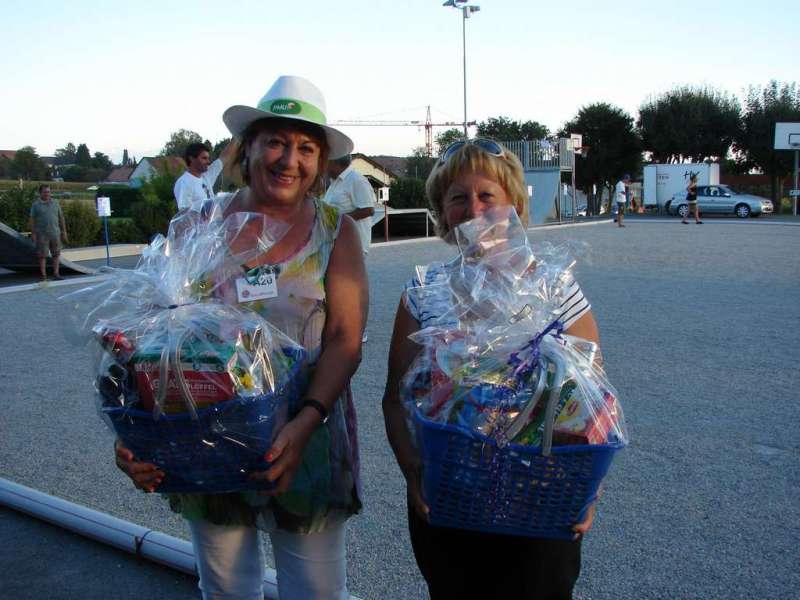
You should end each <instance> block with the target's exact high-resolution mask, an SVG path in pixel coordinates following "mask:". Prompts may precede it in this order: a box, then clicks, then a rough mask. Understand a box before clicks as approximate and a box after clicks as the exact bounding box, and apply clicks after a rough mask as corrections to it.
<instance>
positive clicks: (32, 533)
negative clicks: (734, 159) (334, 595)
mask: <svg viewBox="0 0 800 600" xmlns="http://www.w3.org/2000/svg"><path fill="white" fill-rule="evenodd" d="M625 224H626V227H625V228H624V229H620V228H617V227H616V226H614V225H612V224H610V223H598V224H593V225H590V226H585V227H568V228H547V229H537V230H534V231H532V232H531V235H530V237H531V239H532V240H534V241H535V240H536V239H542V240H548V241H561V240H567V239H573V240H579V241H584V242H586V243H587V245H588V248H589V252H588V254H587V256H585V257H583V258H581V259H580V263H579V267H578V278H579V281H580V283H581V285H582V287H583V288H584V291H585V293H586V295H587V297H588V298H589V299H590V301H591V302H592V304H593V310H594V312H595V315H596V318H597V321H598V323H599V326H600V332H601V338H602V346H603V351H604V355H605V358H606V365H607V371H608V374H609V378H610V380H611V381H612V383H614V384H615V386H616V387H617V389H618V391H619V393H620V397H621V399H622V402H623V406H624V408H625V413H626V417H627V422H628V428H629V431H630V435H631V445H630V447H629V448H627V449H626V450H625V451H623V452H621V453H620V454H619V456H618V458H617V459H616V461H615V463H614V465H613V466H612V470H611V474H610V476H609V478H608V481H607V485H606V492H605V495H604V497H603V499H602V504H601V507H600V509H599V514H598V519H597V521H596V525H595V529H594V530H593V531H592V532H591V533H590V534H589V535H588V536H587V538H586V540H585V542H584V552H583V571H582V575H581V579H580V581H579V584H578V587H577V589H576V594H575V596H576V598H577V599H578V600H620V599H637V600H638V599H665V598H679V599H684V598H698V599H700V598H702V599H718V600H730V599H750V598H790V597H794V596H795V595H796V594H797V590H798V589H800V572H799V571H798V569H797V565H798V564H800V551H799V550H798V544H797V540H798V539H799V538H800V525H798V524H799V523H800V503H798V501H797V498H798V497H800V442H798V436H797V431H798V430H800V410H798V400H797V389H798V384H800V376H798V366H797V365H798V356H800V304H799V303H798V298H800V263H798V257H799V256H800V221H797V220H792V219H784V220H777V219H772V220H771V219H768V218H762V219H758V220H746V221H738V220H734V219H706V220H705V224H704V225H701V226H698V225H691V226H686V225H681V224H680V222H679V221H677V220H659V219H647V220H643V219H636V218H635V217H631V218H628V219H626V221H625ZM451 253H452V249H451V248H448V247H447V246H446V245H444V244H443V243H441V242H438V241H434V240H429V241H422V242H414V243H406V244H397V245H392V246H383V247H380V246H379V247H373V250H372V251H371V253H370V255H369V258H368V268H369V274H370V289H371V311H370V320H369V329H368V331H369V342H368V343H367V344H366V346H365V349H364V361H363V363H362V365H361V368H360V370H359V372H358V373H357V375H356V377H355V379H354V382H353V384H354V393H355V397H356V403H357V410H358V414H359V421H360V423H359V432H360V443H361V454H362V469H363V479H364V482H365V508H364V511H363V513H362V514H361V515H359V516H357V517H355V518H353V519H352V520H351V525H350V527H349V532H348V560H349V565H348V575H349V579H350V589H351V593H353V594H354V595H356V596H359V597H360V598H363V599H365V600H366V599H370V600H371V599H386V598H390V599H394V598H408V599H416V598H426V597H427V595H426V592H425V586H424V582H423V581H422V579H421V577H420V575H419V574H418V572H417V569H416V565H415V563H414V558H413V555H412V554H411V549H410V544H409V541H408V535H407V531H406V527H405V492H404V489H403V484H402V477H401V475H400V472H399V470H398V468H397V467H396V466H395V464H394V461H393V458H392V455H391V451H390V450H389V447H388V444H387V442H386V439H385V433H384V430H383V421H382V417H381V411H380V399H381V395H382V390H383V384H384V379H385V373H386V368H385V362H386V353H387V349H388V345H389V338H390V335H391V323H392V319H393V315H394V311H395V309H396V306H397V301H398V298H399V293H400V290H401V288H402V285H403V282H404V281H405V280H406V279H408V277H410V275H411V274H412V271H413V267H414V265H416V264H424V263H428V262H430V261H432V260H437V259H444V258H447V257H449V256H450V255H451ZM74 283H77V280H76V281H75V282H73V281H69V282H64V283H60V284H59V285H58V286H50V287H47V288H38V287H34V289H29V290H26V291H20V292H16V293H3V294H0V331H1V332H2V334H1V335H2V337H0V342H2V348H3V351H2V355H1V356H2V358H0V397H2V398H3V400H2V402H0V477H4V478H6V479H10V480H13V481H16V482H19V483H22V484H24V485H27V486H30V487H33V488H36V489H38V490H41V491H43V492H46V493H49V494H53V495H56V496H59V497H62V498H65V499H68V500H70V501H73V502H77V503H80V504H83V505H86V506H89V507H91V508H94V509H96V510H101V511H104V512H108V513H111V514H113V515H115V516H118V517H120V518H124V519H127V520H130V521H133V522H136V523H140V524H143V525H146V526H147V527H151V528H153V529H158V530H160V531H163V532H165V533H169V534H171V535H176V536H181V537H186V536H187V530H186V528H185V526H184V525H183V523H182V522H181V520H180V519H178V518H176V517H175V516H174V515H172V514H171V513H170V512H169V510H168V509H167V507H166V506H165V504H164V502H163V501H161V500H160V498H158V497H157V496H153V495H144V494H141V493H138V492H137V491H136V490H134V489H133V488H132V486H131V485H130V482H129V481H127V480H126V479H125V478H124V476H122V475H121V474H120V473H118V472H117V471H116V469H115V467H114V465H113V462H112V459H111V444H112V435H111V433H110V432H109V431H108V430H107V429H106V428H105V425H103V424H102V422H101V421H100V419H99V417H98V416H97V414H96V412H95V408H94V401H93V398H92V392H91V369H90V363H89V353H88V351H86V350H82V349H80V348H75V347H73V346H72V345H70V343H68V342H67V341H66V339H65V338H64V336H63V335H62V333H61V331H60V323H63V322H64V321H65V311H66V307H65V306H64V305H62V304H60V303H59V302H58V300H57V296H58V295H60V294H61V293H62V292H65V291H68V290H71V289H74V287H73V284H74ZM25 519H27V517H25V518H21V517H19V516H17V515H15V514H10V513H8V512H7V511H3V510H0V532H2V537H3V538H4V539H6V540H8V539H14V540H18V542H17V543H19V544H20V550H19V551H10V550H9V549H8V547H7V548H5V549H4V551H3V553H2V554H0V560H2V562H3V564H4V569H3V574H2V575H0V597H3V598H6V597H8V598H20V599H28V598H40V597H43V596H42V593H41V590H42V589H43V588H42V587H41V586H39V587H37V585H38V583H41V581H42V580H43V578H45V577H49V576H50V575H52V576H53V579H52V581H53V582H54V583H53V585H52V587H49V588H48V589H49V593H48V595H47V597H49V598H77V597H97V598H100V597H109V596H103V595H102V594H101V593H100V591H98V590H104V589H108V590H111V591H113V590H114V589H115V587H114V586H115V585H116V583H117V581H118V580H117V577H118V576H119V574H120V573H125V575H126V577H127V576H130V578H131V584H130V587H126V588H124V589H130V590H135V589H136V584H135V582H136V581H137V580H139V581H141V582H142V585H143V586H144V585H145V584H147V583H148V582H151V581H157V580H156V579H154V578H155V577H156V575H154V574H153V573H152V572H151V571H150V569H152V567H150V566H149V565H142V564H140V563H139V561H137V560H136V559H132V558H130V559H128V558H127V557H124V556H121V557H120V558H117V557H116V556H115V554H116V553H115V552H113V551H106V550H102V549H97V551H95V550H94V549H93V548H94V546H92V545H89V546H87V545H86V543H84V542H82V541H81V540H76V539H70V538H69V536H68V537H66V538H65V537H63V532H59V531H58V530H54V529H50V528H49V527H50V526H41V525H40V524H37V523H35V522H28V521H26V520H25ZM42 527H44V528H42ZM91 544H93V543H91ZM53 548H58V549H60V550H61V551H62V553H64V554H65V555H68V557H69V558H70V561H69V565H72V566H70V567H65V566H64V564H66V563H67V561H62V560H60V558H59V556H58V554H59V553H53V552H52V550H53ZM37 549H41V551H39V550H37ZM104 552H106V553H107V552H111V554H103V553H104ZM105 559H107V560H108V561H109V562H105ZM62 563H64V564H62ZM31 564H33V566H31ZM110 565H119V566H117V567H115V568H111V566H110ZM25 566H27V568H23V567H25ZM59 569H66V570H65V571H59ZM70 569H74V570H70ZM103 569H104V570H105V574H106V577H99V576H98V577H92V578H87V579H85V581H86V585H85V586H84V588H85V589H86V590H89V591H94V592H97V595H96V596H86V595H80V593H79V592H71V591H68V590H67V589H66V588H65V587H59V586H58V585H57V584H56V583H55V582H57V577H56V575H57V574H59V573H61V575H63V576H65V577H73V578H76V577H82V576H83V575H79V573H81V574H82V573H86V572H94V573H97V572H99V571H101V570H103ZM115 569H116V570H115ZM93 570H94V571H93ZM157 575H158V576H163V577H165V579H164V580H163V581H164V583H163V584H162V585H161V586H160V589H163V590H164V592H165V595H164V596H163V597H165V598H173V597H174V598H178V597H192V596H191V594H193V593H194V592H193V586H194V583H193V582H192V581H191V578H184V576H178V575H173V574H172V573H171V572H162V571H158V572H157ZM467 576H471V577H497V576H507V574H496V573H474V574H467ZM11 577H14V582H16V583H14V584H13V585H14V586H15V587H10V586H11V583H10V582H11V581H12V580H11V579H10V578H11ZM119 581H122V580H121V579H120V580H119ZM26 582H27V585H26ZM121 585H122V584H121V583H120V586H121ZM126 585H127V584H126ZM103 586H106V587H103ZM122 589H123V588H122V587H120V590H122ZM145 589H147V588H144V587H143V588H142V591H141V593H140V594H136V593H133V592H132V595H130V596H128V595H125V594H124V593H123V594H121V595H116V596H115V597H116V598H128V597H130V598H133V597H134V596H136V597H140V598H141V597H149V596H150V595H151V594H149V593H147V592H146V591H144V590H145ZM153 589H154V591H155V590H156V589H159V588H158V587H154V588H153ZM9 590H12V591H13V594H9V593H7V592H8V591H9ZM186 594H189V595H186ZM153 595H155V594H153Z"/></svg>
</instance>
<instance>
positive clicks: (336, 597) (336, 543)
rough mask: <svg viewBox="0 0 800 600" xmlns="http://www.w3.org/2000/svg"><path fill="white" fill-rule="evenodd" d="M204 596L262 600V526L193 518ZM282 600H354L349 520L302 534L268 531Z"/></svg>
mask: <svg viewBox="0 0 800 600" xmlns="http://www.w3.org/2000/svg"><path fill="white" fill-rule="evenodd" d="M189 527H190V529H191V531H192V546H193V547H194V555H195V560H196V561H197V571H198V573H199V575H200V583H199V584H198V585H199V587H200V591H201V592H202V594H203V600H263V598H264V592H263V588H262V585H263V580H264V551H263V549H262V547H261V540H260V539H259V535H258V530H257V529H255V528H254V527H245V526H239V525H233V526H231V525H214V524H213V523H209V522H208V521H189ZM269 537H270V541H271V542H272V550H273V553H274V555H275V569H276V571H277V572H278V596H279V597H280V600H349V598H350V594H349V592H348V591H347V570H346V566H347V563H346V552H345V526H344V524H341V525H336V526H334V527H330V528H328V529H326V530H325V531H323V532H321V533H312V534H309V535H303V534H299V533H289V532H287V531H283V530H281V529H275V530H274V531H272V532H270V533H269Z"/></svg>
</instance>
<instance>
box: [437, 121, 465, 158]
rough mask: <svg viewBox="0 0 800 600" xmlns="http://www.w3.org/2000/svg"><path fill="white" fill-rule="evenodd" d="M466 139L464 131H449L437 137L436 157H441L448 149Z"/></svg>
mask: <svg viewBox="0 0 800 600" xmlns="http://www.w3.org/2000/svg"><path fill="white" fill-rule="evenodd" d="M463 139H464V130H463V129H455V128H453V129H447V130H446V131H443V132H442V133H439V134H437V135H436V156H441V155H442V152H444V151H445V150H447V147H448V146H449V145H450V144H452V143H454V142H457V141H458V140H463Z"/></svg>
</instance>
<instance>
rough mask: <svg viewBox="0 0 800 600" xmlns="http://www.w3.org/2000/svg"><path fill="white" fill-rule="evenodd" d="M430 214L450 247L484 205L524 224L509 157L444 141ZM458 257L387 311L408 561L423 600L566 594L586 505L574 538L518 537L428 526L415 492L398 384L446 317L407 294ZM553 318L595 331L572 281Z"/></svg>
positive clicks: (592, 334)
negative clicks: (423, 589) (424, 591)
mask: <svg viewBox="0 0 800 600" xmlns="http://www.w3.org/2000/svg"><path fill="white" fill-rule="evenodd" d="M425 190H426V193H427V196H428V201H429V202H430V205H431V207H432V208H433V210H434V212H435V213H436V216H437V232H438V234H439V236H440V237H441V238H442V239H444V240H445V241H447V242H449V243H452V242H453V239H454V236H453V230H454V228H455V227H457V226H458V225H460V224H462V223H464V222H465V221H469V220H471V219H474V218H475V217H478V216H480V215H481V214H483V212H484V211H487V210H489V209H491V208H493V207H500V206H513V207H514V209H515V210H516V211H517V213H518V214H519V216H520V218H521V220H522V221H523V223H526V222H527V215H528V194H527V189H526V185H525V179H524V172H523V169H522V165H521V164H520V161H519V159H518V158H517V157H516V156H515V155H514V154H513V153H511V152H510V151H509V150H507V149H506V148H504V147H503V146H501V145H500V144H499V143H497V142H495V141H494V140H490V139H485V138H478V139H473V140H463V141H459V142H456V143H454V144H452V145H451V146H450V147H448V148H447V149H446V150H445V151H444V152H443V153H442V156H441V158H440V159H439V161H438V162H437V164H436V165H435V167H434V168H433V170H432V171H431V174H430V176H429V177H428V181H427V183H426V186H425ZM457 264H458V259H456V260H454V261H450V262H449V263H440V264H435V265H431V266H430V267H428V269H427V270H426V272H425V276H424V278H425V281H420V280H419V279H417V278H413V279H411V280H410V281H409V282H408V283H407V284H406V286H405V289H404V291H403V294H402V296H401V300H400V304H399V306H398V307H397V314H396V317H395V324H394V333H393V335H392V342H391V347H390V350H389V367H388V376H387V381H386V390H385V392H384V397H383V413H384V421H385V425H386V432H387V435H388V438H389V442H390V444H391V446H392V450H393V451H394V454H395V457H396V459H397V462H398V464H399V466H400V469H401V471H402V472H403V476H404V477H405V479H406V487H407V503H408V520H409V532H410V535H411V544H412V547H413V550H414V555H415V557H416V559H417V564H418V566H419V568H420V571H421V572H422V574H423V576H424V577H425V580H426V582H427V583H428V589H429V592H430V596H431V598H432V599H433V600H438V599H442V598H535V599H537V600H538V599H562V598H571V597H572V588H573V586H574V584H575V581H576V580H577V578H578V574H579V572H580V544H581V539H580V538H581V537H582V536H583V534H585V533H586V532H587V531H588V530H589V529H590V528H591V526H592V520H593V518H594V509H593V508H591V509H590V510H589V511H588V513H587V517H586V519H585V520H584V521H583V522H582V523H577V524H575V526H574V528H573V531H574V532H575V539H574V540H556V539H539V538H527V537H520V536H509V535H500V534H490V533H480V532H474V531H467V530H460V529H453V528H448V527H437V526H433V525H431V524H430V523H429V522H428V513H429V507H428V505H427V504H426V499H425V497H424V496H423V492H422V487H421V481H420V475H421V471H420V469H421V465H420V458H419V456H418V454H417V451H416V449H415V448H414V445H413V443H412V439H411V434H410V432H409V430H408V428H407V424H406V413H405V409H404V407H403V405H402V403H401V399H400V382H401V379H402V377H403V375H404V374H405V371H406V369H407V368H408V367H409V365H411V364H412V363H413V362H414V358H415V356H416V355H417V353H418V351H419V350H420V347H419V346H417V344H416V343H415V342H413V341H411V340H410V339H409V335H411V334H413V333H414V332H415V331H418V330H420V329H423V328H425V327H426V326H427V325H428V324H430V323H432V322H435V321H436V320H437V319H438V318H439V317H441V316H442V315H444V314H446V313H447V311H448V308H449V306H446V305H444V304H441V305H438V304H437V303H436V302H432V303H428V304H426V306H424V307H422V306H419V305H417V303H416V302H415V301H414V299H413V297H412V295H411V294H407V290H410V289H412V288H417V287H420V286H422V285H426V284H430V283H432V282H434V281H437V280H439V278H441V277H442V275H443V274H446V272H447V270H448V269H452V268H456V266H457ZM566 297H567V299H566V300H565V301H564V302H563V304H562V309H563V311H562V313H561V315H560V317H559V320H561V322H562V323H564V330H565V332H566V333H569V334H571V335H575V336H579V337H583V338H586V339H589V340H592V341H594V342H598V341H599V334H598V331H597V325H596V323H595V320H594V317H593V316H592V312H591V308H590V306H589V303H588V301H587V300H586V298H585V297H584V296H583V293H582V292H581V290H580V287H579V286H578V284H577V283H575V282H572V284H571V286H570V288H569V291H568V292H567V294H566Z"/></svg>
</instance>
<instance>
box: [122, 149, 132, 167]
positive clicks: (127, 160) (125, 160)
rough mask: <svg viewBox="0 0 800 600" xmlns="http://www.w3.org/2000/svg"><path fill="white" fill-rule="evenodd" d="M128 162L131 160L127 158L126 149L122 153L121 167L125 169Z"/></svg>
mask: <svg viewBox="0 0 800 600" xmlns="http://www.w3.org/2000/svg"><path fill="white" fill-rule="evenodd" d="M130 160H131V159H130V158H128V149H127V148H125V149H124V150H123V151H122V166H123V167H127V166H128V164H129V163H130Z"/></svg>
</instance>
